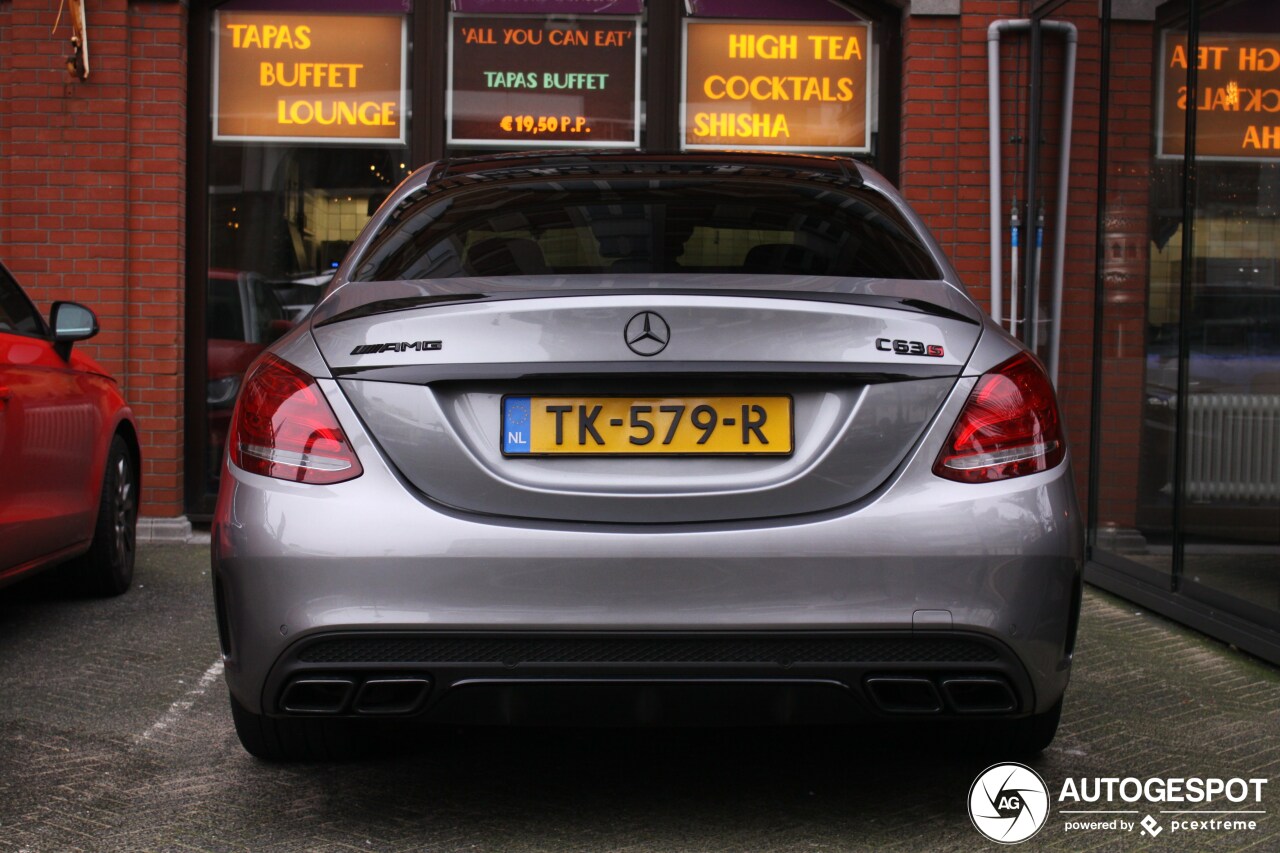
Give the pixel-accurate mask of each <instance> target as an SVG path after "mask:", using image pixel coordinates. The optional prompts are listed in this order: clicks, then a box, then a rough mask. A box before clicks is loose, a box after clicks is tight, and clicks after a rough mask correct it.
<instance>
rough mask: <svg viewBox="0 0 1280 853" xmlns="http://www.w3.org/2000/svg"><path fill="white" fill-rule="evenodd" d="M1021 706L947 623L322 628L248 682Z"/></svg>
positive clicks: (684, 719)
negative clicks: (750, 630)
mask: <svg viewBox="0 0 1280 853" xmlns="http://www.w3.org/2000/svg"><path fill="white" fill-rule="evenodd" d="M1033 708H1034V688H1033V686H1032V684H1031V681H1030V679H1029V678H1028V676H1027V672H1026V670H1025V668H1024V667H1023V666H1022V665H1021V663H1020V662H1019V661H1018V660H1017V658H1016V656H1015V655H1014V654H1013V652H1012V651H1011V650H1010V649H1008V648H1007V647H1005V646H1003V645H1002V644H1000V643H997V642H994V641H991V640H989V639H987V638H984V637H981V636H978V635H966V634H961V633H956V632H950V631H948V632H933V633H930V634H925V633H921V634H911V633H889V632H876V633H873V632H856V633H855V632H842V633H797V632H762V633H754V634H744V633H733V632H700V633H695V634H691V633H676V632H647V633H619V632H608V633H602V632H570V633H539V634H530V633H502V634H493V633H486V634H481V633H474V632H458V633H441V632H430V631H419V632H336V633H327V634H320V635H315V636H312V637H308V638H307V639H305V640H301V641H299V642H297V643H295V644H293V645H292V646H290V648H289V649H288V650H287V651H286V652H285V654H284V655H283V656H282V657H281V658H280V659H279V660H278V661H277V662H276V664H275V666H273V667H272V670H271V672H270V674H269V676H268V677H267V680H266V683H265V685H264V689H263V709H264V711H265V712H266V713H268V714H273V715H292V716H330V717H338V716H341V717H384V718H385V717H418V718H422V719H426V720H431V721H442V722H467V723H499V724H511V723H550V722H558V723H563V722H564V721H565V720H566V719H570V720H572V719H575V718H581V719H583V720H584V721H587V720H589V721H591V722H595V723H601V722H604V723H616V724H679V723H690V722H695V723H696V722H721V723H723V722H726V721H728V722H733V723H737V724H743V723H753V724H769V723H775V724H786V723H838V722H848V721H849V720H851V719H892V718H902V717H908V716H914V717H937V718H944V717H1013V716H1021V715H1026V714H1029V713H1030V712H1031V711H1032V710H1033ZM586 709H589V711H588V710H586Z"/></svg>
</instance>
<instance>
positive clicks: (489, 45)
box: [448, 15, 640, 148]
mask: <svg viewBox="0 0 1280 853" xmlns="http://www.w3.org/2000/svg"><path fill="white" fill-rule="evenodd" d="M639 28H640V24H639V21H638V20H637V19H636V18H609V17H602V16H593V17H590V18H554V19H553V18H546V17H538V18H535V17H528V18H516V17H482V16H474V15H453V16H452V20H451V22H450V34H449V35H450V42H449V54H450V56H451V57H452V61H451V64H450V66H449V105H448V112H449V144H450V145H476V146H502V147H517V148H530V147H573V148H635V147H638V146H639V145H640V73H639V72H640V44H639V42H640V34H639Z"/></svg>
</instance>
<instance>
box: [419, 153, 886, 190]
mask: <svg viewBox="0 0 1280 853" xmlns="http://www.w3.org/2000/svg"><path fill="white" fill-rule="evenodd" d="M864 168H865V167H863V166H862V165H861V164H859V163H858V161H856V160H854V159H853V158H851V157H835V156H822V155H816V154H791V153H774V152H758V151H681V152H640V151H598V150H579V151H557V152H549V153H545V154H543V153H540V152H522V153H518V154H510V153H503V154H490V155H484V156H477V157H459V158H453V159H446V160H440V161H437V162H435V163H432V164H430V165H429V166H427V167H426V168H425V169H424V170H422V171H423V172H425V174H424V175H422V176H421V177H420V180H421V181H422V182H423V184H426V185H433V187H434V186H439V185H442V184H446V185H447V184H448V183H450V182H451V181H459V179H463V181H465V182H470V181H473V180H477V179H480V180H483V179H491V180H500V179H504V178H510V179H520V178H525V177H538V178H544V179H545V178H552V179H554V178H558V177H577V176H584V175H627V174H635V175H655V174H656V175H699V174H706V175H724V176H730V175H742V176H744V177H745V176H747V175H752V176H755V177H763V176H768V175H773V176H776V177H783V176H790V177H803V178H806V179H808V180H814V181H818V182H823V183H838V184H841V185H844V186H861V185H862V184H863V183H864V180H863V178H864V172H863V170H864ZM468 179H469V180H468ZM460 182H461V181H460ZM414 183H417V182H416V181H415V182H414Z"/></svg>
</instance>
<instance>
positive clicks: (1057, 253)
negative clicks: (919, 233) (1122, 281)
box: [1049, 23, 1106, 386]
mask: <svg viewBox="0 0 1280 853" xmlns="http://www.w3.org/2000/svg"><path fill="white" fill-rule="evenodd" d="M1057 27H1058V28H1060V29H1061V30H1063V32H1064V33H1065V35H1066V39H1067V53H1066V57H1065V58H1064V59H1065V63H1066V66H1067V67H1066V79H1065V80H1064V81H1063V83H1062V136H1061V140H1062V141H1061V142H1060V143H1059V145H1058V202H1057V211H1056V212H1055V213H1054V216H1055V220H1054V223H1053V309H1052V312H1051V313H1050V315H1049V317H1050V319H1051V325H1050V326H1049V378H1050V380H1051V381H1052V382H1053V384H1054V385H1055V386H1056V385H1057V384H1058V364H1059V361H1060V355H1059V354H1060V352H1061V350H1062V291H1063V273H1064V270H1065V268H1066V260H1067V259H1066V252H1067V187H1068V185H1069V183H1070V181H1071V117H1072V113H1073V110H1072V105H1073V103H1074V101H1075V96H1076V42H1077V41H1078V35H1077V33H1076V28H1075V25H1074V24H1070V23H1067V24H1058V25H1057ZM1103 61H1104V62H1105V61H1106V59H1105V58H1104V59H1103Z"/></svg>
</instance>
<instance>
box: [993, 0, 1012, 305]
mask: <svg viewBox="0 0 1280 853" xmlns="http://www.w3.org/2000/svg"><path fill="white" fill-rule="evenodd" d="M1012 23H1015V22H1014V21H992V22H991V26H989V27H987V135H988V137H989V139H988V142H987V145H988V149H987V151H988V157H987V159H988V165H989V167H990V168H989V170H988V171H989V172H990V173H991V177H990V181H991V183H990V186H991V317H992V319H994V320H995V321H996V323H1000V322H1002V321H1001V317H1000V315H1001V314H1002V313H1003V311H1004V306H1003V304H1002V302H1003V298H1004V283H1003V282H1002V281H1001V270H1002V268H1003V266H1004V252H1003V250H1002V248H1001V246H1000V236H1001V235H1000V207H1001V205H1000V32H1001V30H1003V29H1005V28H1006V27H1007V26H1008V25H1009V24H1012Z"/></svg>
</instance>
